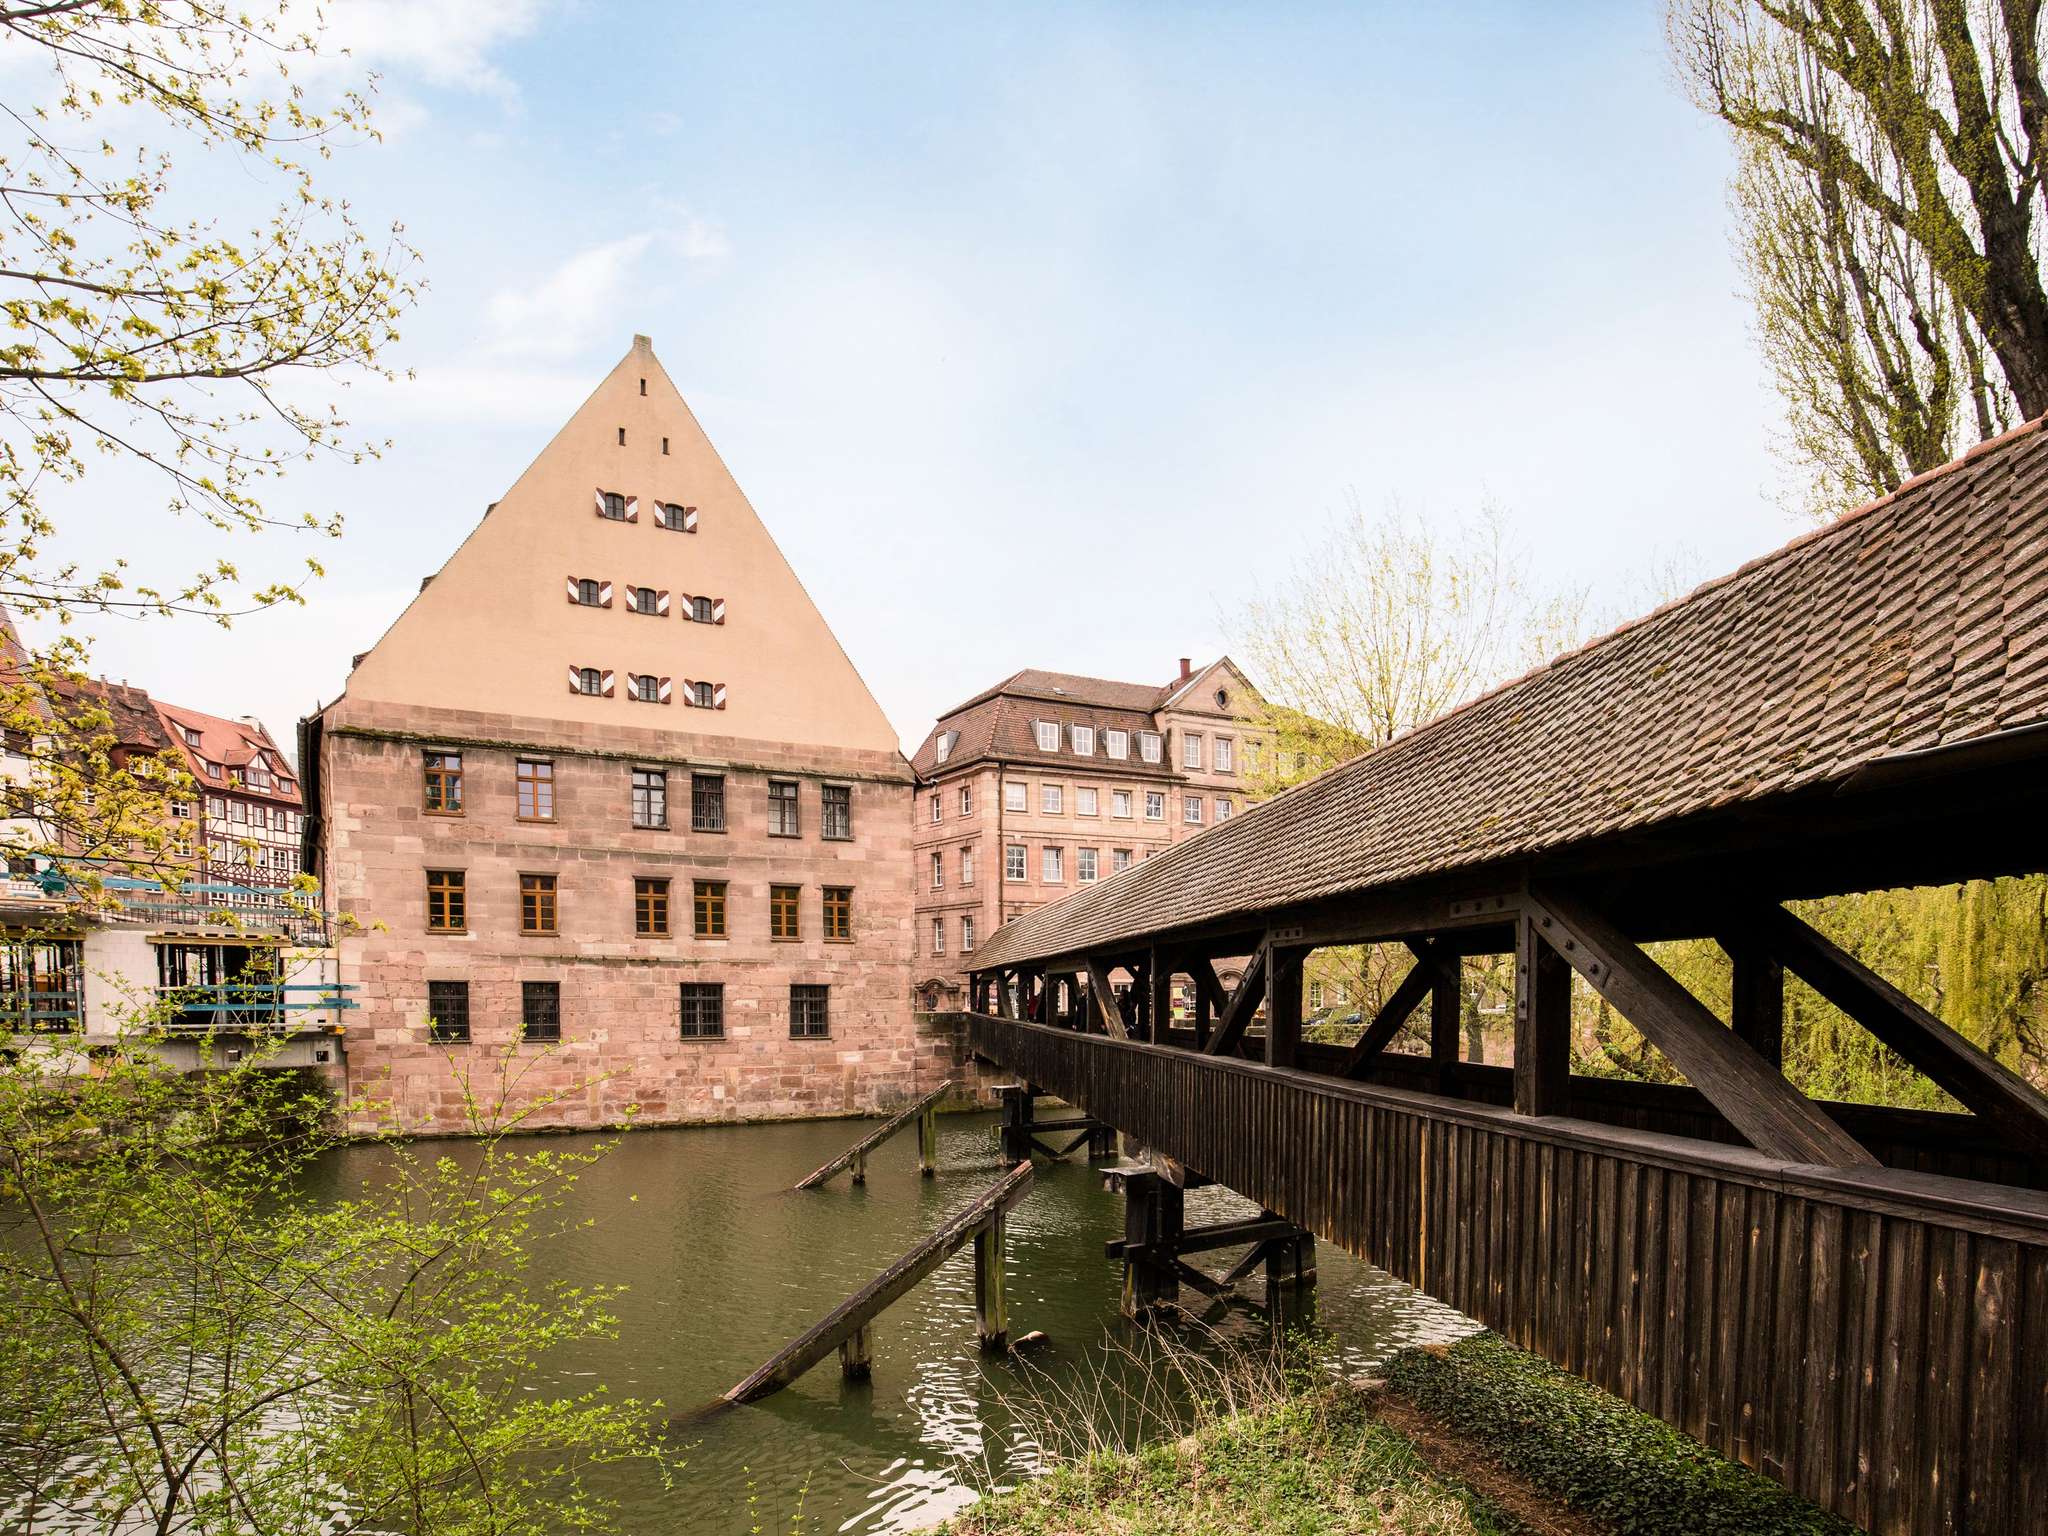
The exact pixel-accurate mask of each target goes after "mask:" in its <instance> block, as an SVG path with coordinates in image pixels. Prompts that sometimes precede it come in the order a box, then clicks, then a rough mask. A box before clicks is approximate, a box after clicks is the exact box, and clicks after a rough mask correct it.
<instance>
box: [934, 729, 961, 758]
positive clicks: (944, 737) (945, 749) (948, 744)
mask: <svg viewBox="0 0 2048 1536" xmlns="http://www.w3.org/2000/svg"><path fill="white" fill-rule="evenodd" d="M959 739H960V733H959V732H958V731H941V732H939V739H938V741H937V743H936V744H935V745H934V746H933V748H932V760H933V761H934V762H935V763H943V762H944V761H945V760H946V759H947V758H949V757H951V756H952V755H953V743H955V742H956V741H958V740H959Z"/></svg>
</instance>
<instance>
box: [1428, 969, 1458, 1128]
mask: <svg viewBox="0 0 2048 1536" xmlns="http://www.w3.org/2000/svg"><path fill="white" fill-rule="evenodd" d="M1464 972H1465V962H1464V961H1463V960H1462V959H1461V958H1459V957H1458V956H1457V955H1445V956H1443V957H1442V959H1441V961H1440V963H1439V971H1438V976H1437V983H1436V985H1435V986H1434V987H1432V988H1430V991H1429V1060H1430V1066H1431V1067H1432V1068H1433V1070H1434V1073H1435V1085H1436V1091H1437V1092H1438V1093H1441V1094H1446V1095H1449V1094H1454V1093H1456V1092H1457V1091H1458V1043H1459V1037H1460V1036H1461V1034H1462V1033H1463V1026H1464V1017H1463V997H1462V993H1461V987H1462V983H1463V979H1464Z"/></svg>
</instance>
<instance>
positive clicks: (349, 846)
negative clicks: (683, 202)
mask: <svg viewBox="0 0 2048 1536" xmlns="http://www.w3.org/2000/svg"><path fill="white" fill-rule="evenodd" d="M300 762H301V765H302V767H303V768H304V771H305V776H306V781H307V785H308V788H309V806H310V807H311V810H310V814H309V818H308V823H309V825H308V836H307V846H308V849H309V851H310V853H311V855H312V858H313V860H314V864H315V868H316V871H317V873H318V874H319V875H320V877H321V879H322V882H323V887H324V892H325V897H326V900H327V902H328V904H329V905H330V906H332V907H334V908H335V909H336V910H337V911H338V912H340V913H341V914H343V921H344V924H345V931H344V934H343V937H342V938H341V945H342V952H343V966H342V968H343V976H344V979H345V980H347V981H349V982H351V983H353V984H354V985H355V988H356V990H355V993H354V996H355V998H356V1001H357V1002H358V1004H359V1006H358V1008H357V1010H356V1011H355V1012H354V1013H353V1015H352V1021H351V1026H350V1029H349V1032H348V1046H349V1049H348V1059H349V1070H350V1074H351V1078H352V1082H353V1084H354V1087H355V1091H356V1092H358V1093H359V1094H366V1095H368V1096H370V1097H372V1098H378V1099H383V1100H385V1101H387V1102H388V1105H389V1108H390V1110H391V1112H392V1113H394V1114H395V1116H396V1118H397V1119H398V1120H399V1121H400V1122H401V1123H403V1124H405V1125H407V1126H410V1127H413V1128H416V1129H423V1130H429V1131H436V1130H438V1131H459V1130H463V1129H465V1128H466V1125H467V1117H468V1115H469V1114H470V1105H469V1096H470V1095H474V1096H476V1097H478V1098H481V1099H484V1100H486V1101H495V1100H496V1099H497V1098H500V1097H502V1096H504V1095H505V1094H506V1093H507V1092H509V1093H510V1095H511V1096H512V1097H513V1098H514V1099H516V1101H517V1102H518V1104H519V1106H520V1108H521V1110H522V1112H524V1113H525V1114H526V1116H527V1119H526V1123H527V1124H533V1125H562V1126H573V1125H600V1124H612V1123H617V1122H619V1121H622V1120H624V1119H626V1118H627V1117H628V1116H629V1115H637V1116H638V1117H639V1118H640V1119H642V1120H647V1121H657V1122H680V1121H696V1120H710V1119H742V1118H760V1117H773V1116H794V1115H815V1114H831V1113H840V1112H848V1111H865V1110H873V1109H877V1108H880V1107H884V1106H887V1105H890V1104H892V1103H895V1102H897V1101H899V1100H901V1099H902V1098H904V1097H905V1096H907V1095H908V1094H910V1093H911V1092H912V1091H913V1089H915V1088H917V1087H919V1086H920V1085H922V1084H925V1083H926V1082H927V1081H929V1082H931V1083H933V1084H935V1083H936V1081H937V1080H938V1078H939V1076H942V1075H943V1073H944V1070H945V1067H946V1065H947V1064H948V1063H949V1061H950V1057H949V1056H947V1059H946V1060H943V1061H942V1060H941V1059H940V1058H941V1056H942V1055H945V1054H946V1053H947V1052H949V1051H950V1045H943V1046H942V1045H940V1044H937V1043H933V1044H928V1045H927V1044H921V1043H920V1041H919V1039H918V1037H917V1036H916V1034H915V1032H914V1026H913V1024H912V1020H911V1016H910V1008H909V993H910V979H911V977H910V965H911V958H912V950H911V913H912V894H911V889H910V857H909V854H910V846H909V844H910V837H909V825H908V817H909V805H910V797H911V792H912V783H913V780H912V775H911V772H910V768H909V765H908V764H907V763H906V762H905V761H904V759H903V756H902V753H901V752H900V750H899V749H898V747H897V744H896V739H895V734H894V732H893V731H892V730H891V728H890V726H889V724H888V722H887V720H886V719H885V718H884V717H883V714H882V711H881V709H880V708H879V707H878V706H877V704H876V703H875V700H874V698H873V696H872V695H871V694H870V693H869V691H868V689H867V687H866V685H865V684H864V683H863V682H862V681H861V678H860V676H859V674H858V673H857V672H856V671H855V670H854V668H853V665H852V664H851V662H850V661H849V660H848V659H847V657H846V655H845V653H844V652H843V651H842V650H841V648H840V646H839V644H838V642H837V641H836V640H835V639H834V637H833V635H832V632H831V630H830V629H829V628H828V627H827V625H826V623H825V620H824V618H823V617H822V616H821V615H820V613H819V612H818V610H817V608H816V607H815V606H814V605H813V604H812V602H811V600H810V598H809V596H808V595H807V594H806V593H805V592H804V590H803V587H802V585H801V584H800V583H799V581H798V580H797V577H796V575H795V573H794V572H793V571H792V570H791V568H790V566H789V564H788V562H787V561H786V560H785V559H784V558H783V556H782V553H781V551H780V550H779V549H778V548H777V547H776V545H775V542H774V540H773V539H772V538H771V537H770V535H769V533H768V531H767V529H766V528H765V527H764V526H763V524H762V523H761V521H760V519H759V517H758V516H757V515H756V514H755V512H754V509H753V508H752V507H751V506H750V505H749V504H748V502H747V499H746V497H745V495H744V494H743V493H742V492H741V490H740V488H739V486H738V485H737V483H736V482H735V481H734V480H733V478H732V476H731V475H730V473H729V472H728V471H727V469H726V467H725V465H724V464H723V462H722V461H721V460H720V459H719V457H718V454H717V453H716V451H715V450H714V449H713V448H712V446H711V443H710V442H709V440H708V439H707V438H706V437H705V435H704V433H703V431H702V429H701V428H700V427H699V426H698V424H697V422H696V419H695V418H694V416H693V415H692V414H691V412H690V410H689V407H688V406H687V405H686V404H685V403H684V401H683V399H682V396H681V395H680V394H679V393H678V392H677V390H676V388H675V386H674V385H673V384H672V383H671V382H670V380H669V377H668V375H667V374H666V373H665V372H664V371H663V369H662V367H661V364H660V363H659V362H658V361H657V360H656V358H655V356H654V353H653V350H652V348H651V346H650V345H649V344H648V343H647V341H646V339H645V338H635V341H634V345H633V348H632V350H631V351H630V352H629V353H628V354H627V355H626V357H625V358H624V359H623V360H622V361H621V362H620V363H619V365H618V366H617V367H616V368H615V369H614V370H613V371H612V373H611V374H610V375H609V376H608V377H607V378H606V379H605V380H604V382H603V383H602V384H600V385H599V386H598V388H597V390H596V392H595V393H594V394H593V395H592V396H591V397H590V399H589V400H588V401H586V402H585V404H584V405H583V406H582V407H581V408H580V409H579V410H578V411H577V413H576V414H575V416H574V417H572V418H571V419H570V421H569V422H568V424H567V425H566V426H564V427H563V428H562V430H561V431H560V433H558V434H557V436H556V437H555V438H554V440H553V441H552V442H551V443H549V444H548V446H547V447H546V448H545V449H544V450H543V451H542V453H541V455H540V457H539V458H538V459H536V460H535V461H534V463H533V464H532V465H531V466H530V467H529V468H528V469H527V470H526V472H525V473H524V474H523V475H521V476H520V478H519V479H518V481H517V482H516V483H514V485H513V486H512V488H511V489H510V490H509V491H507V492H506V494H505V496H504V498H503V499H502V500H500V501H498V502H496V503H495V504H493V505H492V506H491V507H490V508H489V509H488V510H487V512H486V514H485V517H484V519H483V521H482V522H481V523H480V524H479V525H478V527H477V528H476V530H475V531H474V532H473V533H472V534H471V535H470V536H469V538H468V539H467V540H466V541H465V542H464V543H463V544H462V545H461V547H460V548H459V549H457V550H456V552H455V553H454V555H453V556H452V557H451V558H450V559H449V560H448V562H447V564H446V565H444V566H443V567H442V569H441V570H440V571H439V572H438V573H437V574H436V575H434V576H432V577H430V578H428V580H427V581H426V582H423V583H422V586H421V590H420V593H419V595H418V596H417V597H416V598H415V599H414V600H413V602H412V603H411V604H410V606H408V607H407V609H406V610H405V612H404V613H403V614H402V615H401V616H400V617H399V618H398V620H397V621H396V622H395V623H394V624H393V625H392V627H391V629H390V630H389V631H388V632H387V633H386V634H385V635H384V637H383V638H382V639H381V640H380V641H378V642H377V644H376V645H375V646H374V647H373V648H372V649H371V650H369V651H368V652H366V653H364V654H363V655H361V656H359V657H358V658H357V660H356V665H355V667H354V669H353V671H352V673H351V675H350V678H349V682H348V688H347V691H346V693H345V694H344V695H343V696H342V697H341V698H340V699H338V700H336V701H335V702H334V703H332V704H330V705H328V706H327V707H325V708H324V709H322V710H321V711H320V712H319V713H318V714H317V715H315V716H314V717H312V718H311V719H309V720H308V721H306V722H305V724H304V725H303V726H302V730H301V750H300ZM508 1085H511V1086H509V1088H508Z"/></svg>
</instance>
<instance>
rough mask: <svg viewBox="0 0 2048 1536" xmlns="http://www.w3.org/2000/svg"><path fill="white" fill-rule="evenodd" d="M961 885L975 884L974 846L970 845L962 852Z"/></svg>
mask: <svg viewBox="0 0 2048 1536" xmlns="http://www.w3.org/2000/svg"><path fill="white" fill-rule="evenodd" d="M960 883H961V884H962V885H972V884H974V845H973V844H972V843H969V844H968V845H967V846H965V847H964V848H962V849H961V850H960Z"/></svg>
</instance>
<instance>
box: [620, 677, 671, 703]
mask: <svg viewBox="0 0 2048 1536" xmlns="http://www.w3.org/2000/svg"><path fill="white" fill-rule="evenodd" d="M673 692H674V690H673V689H672V687H671V686H670V684H669V680H668V679H667V678H665V677H656V676H655V675H654V674H653V673H652V672H628V673H627V674H626V697H627V698H629V699H631V700H632V701H633V702H634V703H636V704H668V703H671V702H673V699H672V695H673Z"/></svg>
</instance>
